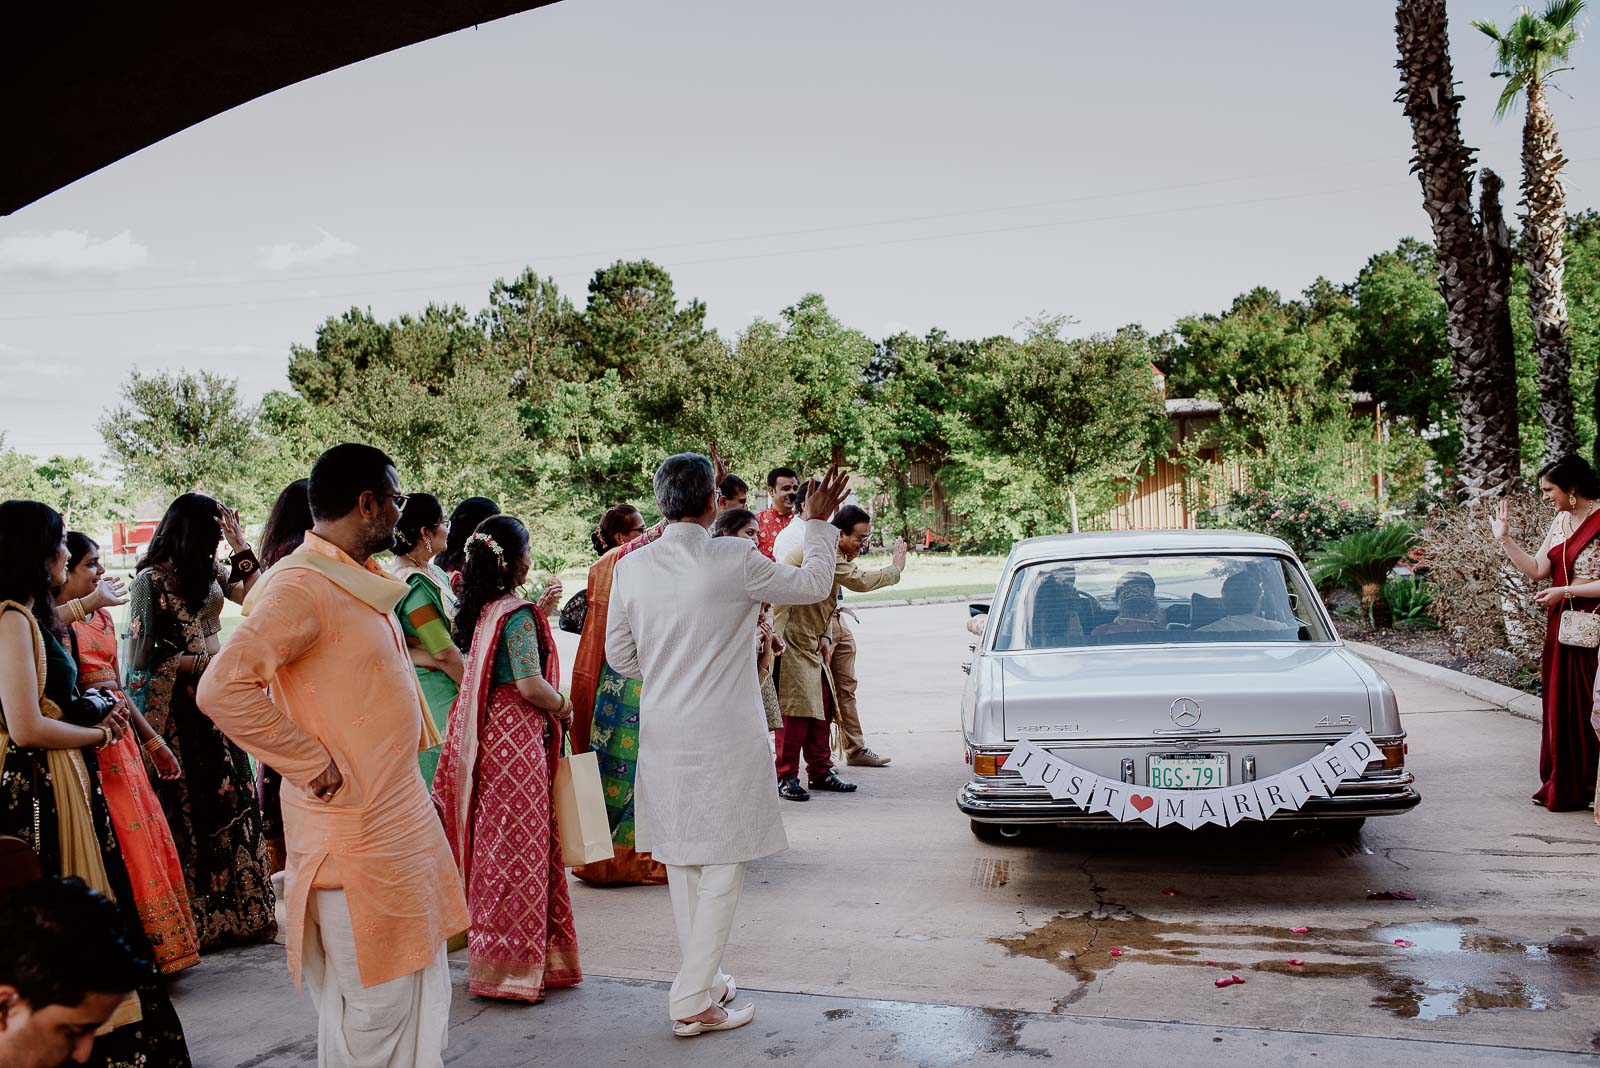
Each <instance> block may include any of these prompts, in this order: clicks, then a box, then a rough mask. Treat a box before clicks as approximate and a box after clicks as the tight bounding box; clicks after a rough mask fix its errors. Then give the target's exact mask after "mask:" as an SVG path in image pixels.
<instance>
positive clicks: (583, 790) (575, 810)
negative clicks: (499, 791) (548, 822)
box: [550, 752, 614, 868]
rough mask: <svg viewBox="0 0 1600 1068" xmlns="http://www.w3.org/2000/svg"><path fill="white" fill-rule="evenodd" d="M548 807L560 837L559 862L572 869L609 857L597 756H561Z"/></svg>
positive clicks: (606, 820) (607, 822) (606, 821)
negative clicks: (554, 819)
mask: <svg viewBox="0 0 1600 1068" xmlns="http://www.w3.org/2000/svg"><path fill="white" fill-rule="evenodd" d="M550 804H551V809H552V811H554V813H555V817H556V831H557V833H559V834H560V836H561V863H563V864H565V865H566V866H567V867H569V868H575V867H577V866H578V865H580V864H592V863H594V862H595V861H597V860H610V859H611V858H612V856H613V855H614V853H613V850H612V848H611V822H610V820H608V819H607V818H606V797H605V791H604V789H603V788H602V787H601V785H600V758H599V757H597V756H596V755H595V754H594V753H593V752H588V753H575V754H573V755H572V756H568V757H562V758H561V762H560V763H558V764H557V765H556V777H555V781H553V782H552V783H551V784H550Z"/></svg>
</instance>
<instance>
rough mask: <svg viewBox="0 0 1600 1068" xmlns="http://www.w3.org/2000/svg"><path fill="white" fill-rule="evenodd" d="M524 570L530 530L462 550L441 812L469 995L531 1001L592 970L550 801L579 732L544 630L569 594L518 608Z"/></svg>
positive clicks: (556, 589) (516, 527)
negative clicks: (459, 887) (460, 661)
mask: <svg viewBox="0 0 1600 1068" xmlns="http://www.w3.org/2000/svg"><path fill="white" fill-rule="evenodd" d="M529 565H530V561H529V554H528V531H527V528H526V527H524V526H523V525H522V524H521V523H520V522H518V521H517V520H515V519H513V518H511V517H510V516H505V515H500V516H493V517H491V518H489V519H486V520H484V521H483V523H482V525H480V526H479V527H478V529H477V531H476V532H475V533H474V534H473V535H472V536H471V537H470V538H468V539H467V543H466V547H465V561H464V563H463V565H462V570H461V577H462V589H461V600H460V602H459V604H458V605H457V610H456V618H455V628H454V637H455V642H456V645H457V646H458V647H459V648H460V649H461V650H462V651H463V652H464V653H466V673H465V676H464V677H463V679H462V684H461V693H460V695H459V696H458V697H457V698H456V701H455V704H454V705H453V706H451V709H450V723H449V731H448V734H447V735H446V737H445V743H444V750H443V752H442V753H441V754H440V757H439V770H438V772H437V773H436V774H435V776H434V779H433V801H434V804H435V805H436V806H437V807H438V809H439V814H440V817H441V818H442V819H443V820H444V828H445V836H446V837H447V838H448V839H449V840H450V849H451V852H453V853H454V854H455V858H456V865H457V867H458V868H459V869H460V871H461V879H462V882H463V884H464V885H465V886H466V891H467V911H468V912H469V913H470V914H471V917H472V925H471V927H470V929H469V930H468V932H467V988H468V989H469V990H470V991H471V992H472V993H474V994H477V995H478V996H480V997H491V998H512V999H516V1000H519V1001H535V1002H536V1001H540V1000H542V999H543V998H544V992H545V990H546V989H548V988H550V987H560V986H573V985H575V984H576V983H578V982H580V981H582V979H583V971H582V969H581V967H580V966H579V963H578V934H577V930H576V928H575V927H574V925H573V917H572V898H571V896H570V894H569V892H568V889H567V871H566V868H565V867H564V866H563V865H562V863H561V845H560V841H559V839H558V837H557V833H556V818H555V813H554V811H552V808H551V804H550V782H551V778H552V777H553V775H554V774H555V769H556V762H557V761H558V760H559V759H560V757H561V735H562V733H563V728H564V727H565V726H567V725H568V724H570V723H571V722H572V703H571V702H570V701H569V700H567V698H566V697H564V696H563V695H562V693H561V691H560V690H558V689H556V686H557V684H558V683H559V682H560V680H561V668H560V665H559V664H558V663H557V661H556V650H555V643H554V642H553V641H552V640H551V634H550V624H549V621H548V620H547V619H546V616H547V615H548V614H549V612H550V609H551V608H552V607H553V606H554V605H555V604H556V603H557V602H558V600H559V598H560V595H561V589H560V584H559V583H557V582H551V583H550V584H549V588H547V589H546V591H545V594H544V596H543V597H542V598H540V603H539V604H537V605H535V604H530V603H529V602H527V601H524V600H523V599H522V598H520V597H518V596H517V595H516V593H515V591H516V590H517V589H518V588H519V587H520V586H521V585H522V583H523V582H524V581H525V580H526V579H527V576H528V569H529Z"/></svg>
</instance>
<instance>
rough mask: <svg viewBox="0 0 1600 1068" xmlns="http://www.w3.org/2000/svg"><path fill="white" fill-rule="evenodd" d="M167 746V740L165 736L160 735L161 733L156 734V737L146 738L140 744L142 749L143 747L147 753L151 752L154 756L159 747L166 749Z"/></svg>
mask: <svg viewBox="0 0 1600 1068" xmlns="http://www.w3.org/2000/svg"><path fill="white" fill-rule="evenodd" d="M166 747H167V740H166V739H165V738H163V737H161V735H159V734H158V735H156V736H155V737H154V738H146V739H145V740H144V741H143V742H141V743H140V745H139V748H140V749H143V750H144V751H145V752H146V753H149V754H151V755H152V756H154V755H155V751H156V750H157V749H165V748H166Z"/></svg>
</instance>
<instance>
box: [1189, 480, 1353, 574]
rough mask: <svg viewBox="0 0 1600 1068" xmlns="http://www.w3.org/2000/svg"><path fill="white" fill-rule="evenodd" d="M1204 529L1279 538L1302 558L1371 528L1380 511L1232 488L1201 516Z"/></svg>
mask: <svg viewBox="0 0 1600 1068" xmlns="http://www.w3.org/2000/svg"><path fill="white" fill-rule="evenodd" d="M1199 522H1200V525H1201V526H1203V527H1213V528H1216V527H1226V528H1229V529H1232V530H1248V531H1252V532H1254V533H1257V534H1270V535H1271V536H1272V537H1274V538H1282V539H1283V540H1284V541H1286V542H1288V543H1289V547H1290V548H1291V549H1293V550H1294V551H1295V553H1296V554H1297V555H1298V556H1299V557H1300V558H1301V559H1306V558H1307V557H1309V556H1311V555H1312V554H1313V553H1315V552H1316V551H1317V550H1318V549H1320V548H1322V547H1323V546H1324V545H1327V544H1329V543H1331V542H1335V541H1338V540H1339V539H1341V538H1344V537H1348V536H1349V535H1351V534H1357V533H1360V532H1361V531H1364V530H1371V529H1373V528H1374V527H1376V526H1377V525H1378V513H1377V511H1376V509H1374V508H1373V507H1372V506H1371V505H1369V504H1356V503H1354V502H1352V501H1350V500H1349V499H1348V498H1342V497H1336V496H1333V495H1332V494H1327V493H1308V492H1298V491H1291V492H1273V491H1271V490H1256V489H1244V490H1234V491H1233V492H1232V493H1231V494H1229V495H1228V499H1227V500H1226V501H1224V502H1223V503H1222V504H1221V505H1219V506H1217V507H1216V508H1210V509H1207V510H1206V511H1204V512H1201V513H1200V516H1199Z"/></svg>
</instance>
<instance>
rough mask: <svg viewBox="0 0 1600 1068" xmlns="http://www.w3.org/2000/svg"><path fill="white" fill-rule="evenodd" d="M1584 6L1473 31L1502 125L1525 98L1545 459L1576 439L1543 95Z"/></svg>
mask: <svg viewBox="0 0 1600 1068" xmlns="http://www.w3.org/2000/svg"><path fill="white" fill-rule="evenodd" d="M1583 6H1584V0H1549V3H1547V4H1546V5H1545V9H1544V10H1543V11H1542V12H1540V13H1538V14H1534V13H1533V12H1531V11H1529V10H1528V9H1527V8H1523V9H1522V10H1521V12H1520V13H1519V14H1518V15H1517V17H1516V18H1515V19H1513V20H1512V21H1511V23H1510V25H1508V26H1507V27H1506V28H1505V30H1504V31H1501V30H1500V29H1499V28H1497V27H1496V26H1495V25H1494V23H1492V22H1481V21H1479V22H1474V23H1473V25H1474V26H1476V27H1478V29H1480V30H1482V31H1483V32H1484V33H1485V34H1487V35H1488V37H1489V39H1490V40H1492V41H1493V42H1494V46H1495V57H1494V58H1495V71H1494V76H1495V77H1496V78H1504V79H1505V80H1506V87H1505V90H1504V91H1503V92H1502V93H1501V94H1500V101H1499V103H1498V104H1496V105H1495V109H1494V114H1495V118H1497V119H1499V118H1504V117H1505V115H1506V113H1507V112H1508V111H1510V110H1511V108H1512V106H1513V105H1514V104H1515V103H1516V102H1517V98H1518V97H1519V96H1526V97H1527V103H1528V113H1527V118H1526V119H1525V120H1524V121H1523V124H1522V203H1523V205H1524V206H1525V207H1526V208H1527V214H1525V215H1523V216H1522V222H1523V226H1524V229H1525V234H1524V237H1523V258H1524V259H1525V260H1527V263H1528V312H1529V314H1530V315H1531V316H1532V317H1533V349H1534V353H1535V355H1536V356H1537V357H1538V360H1539V417H1540V420H1541V421H1542V422H1543V423H1544V436H1545V446H1544V448H1545V458H1546V459H1547V460H1553V459H1555V458H1557V457H1559V456H1565V455H1567V454H1568V453H1572V452H1576V451H1577V449H1578V433H1577V430H1576V429H1575V428H1574V426H1573V421H1572V387H1571V382H1570V378H1571V373H1572V353H1571V350H1570V348H1569V347H1568V344H1567V295H1566V292H1565V289H1564V287H1563V284H1562V276H1563V275H1564V274H1565V273H1566V256H1565V253H1564V252H1563V249H1562V239H1563V237H1564V236H1565V235H1566V229H1567V211H1566V208H1567V203H1566V202H1567V193H1566V189H1565V188H1564V187H1563V185H1562V181H1561V168H1562V167H1563V166H1565V164H1566V162H1567V160H1566V157H1565V156H1563V155H1562V154H1561V144H1560V142H1558V141H1557V140H1556V124H1555V119H1554V118H1553V117H1552V116H1551V114H1550V103H1549V100H1548V98H1547V97H1546V95H1545V91H1546V89H1547V88H1548V87H1549V86H1550V84H1551V82H1550V78H1551V77H1552V76H1553V75H1555V74H1559V73H1560V72H1561V71H1563V70H1567V69H1570V68H1567V67H1561V66H1557V64H1559V63H1565V62H1566V61H1567V56H1568V54H1569V53H1570V52H1571V51H1572V46H1573V45H1574V44H1575V43H1577V40H1578V27H1577V25H1576V23H1577V19H1578V13H1579V12H1581V11H1582V10H1583Z"/></svg>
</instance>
